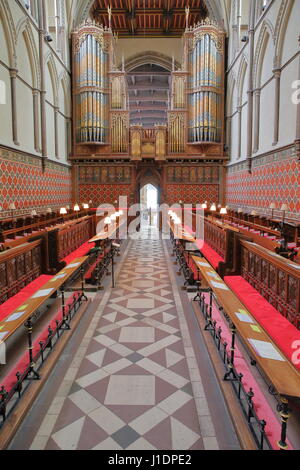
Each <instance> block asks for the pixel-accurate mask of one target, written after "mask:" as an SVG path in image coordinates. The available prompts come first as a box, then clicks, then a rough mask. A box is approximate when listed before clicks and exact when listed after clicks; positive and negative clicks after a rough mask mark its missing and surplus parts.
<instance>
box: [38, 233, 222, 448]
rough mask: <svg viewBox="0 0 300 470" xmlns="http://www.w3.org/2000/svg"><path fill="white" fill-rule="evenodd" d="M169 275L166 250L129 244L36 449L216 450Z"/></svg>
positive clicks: (155, 243) (149, 243)
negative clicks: (113, 287)
mask: <svg viewBox="0 0 300 470" xmlns="http://www.w3.org/2000/svg"><path fill="white" fill-rule="evenodd" d="M170 266H171V269H170ZM173 268H174V267H173V266H172V264H171V260H170V258H169V256H168V253H167V248H166V242H165V241H163V240H160V239H151V237H149V238H148V239H140V240H135V241H130V242H129V249H128V253H127V256H126V258H125V260H124V262H123V264H122V266H121V269H120V272H119V275H118V278H117V284H116V288H115V289H109V292H108V293H107V294H104V297H103V301H102V302H101V303H100V305H99V307H98V311H97V312H96V313H98V316H97V315H96V317H95V321H94V323H92V326H91V328H90V330H89V332H87V336H86V337H85V339H84V340H83V342H82V345H81V354H79V356H78V357H75V358H74V361H73V362H72V364H71V367H70V369H69V371H68V373H67V376H66V381H65V384H63V385H62V387H65V390H64V393H58V394H57V396H56V397H55V398H54V400H53V402H52V404H51V407H50V409H49V410H48V412H47V414H46V417H45V419H44V421H43V423H42V425H41V428H40V429H39V431H38V433H37V435H36V438H35V440H34V441H33V444H32V446H31V448H32V449H48V450H59V449H62V450H68V449H70V450H71V449H72V450H75V449H77V450H89V449H95V450H100V449H105V450H122V449H126V450H134V449H135V450H144V449H145V450H146V449H149V450H151V449H152V450H153V449H163V450H172V449H174V450H178V449H180V450H187V449H218V442H217V439H216V437H215V430H214V426H213V423H212V421H211V418H210V412H209V409H208V405H207V401H206V397H205V393H204V390H203V386H202V381H201V377H200V375H199V371H198V366H197V363H196V359H195V355H194V350H193V347H192V344H191V342H190V336H189V331H188V327H187V323H186V320H185V317H184V312H183V310H182V307H181V303H180V299H179V293H178V291H177V286H176V285H175V284H176V283H175V282H174V279H175V277H174V276H175V274H174V273H175V270H174V269H173ZM170 271H172V272H170ZM172 276H173V278H172ZM79 349H80V348H79Z"/></svg>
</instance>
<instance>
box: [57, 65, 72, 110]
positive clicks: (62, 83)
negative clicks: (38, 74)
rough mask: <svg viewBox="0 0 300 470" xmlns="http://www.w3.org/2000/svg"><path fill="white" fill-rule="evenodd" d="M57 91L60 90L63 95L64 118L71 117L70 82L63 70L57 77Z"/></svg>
mask: <svg viewBox="0 0 300 470" xmlns="http://www.w3.org/2000/svg"><path fill="white" fill-rule="evenodd" d="M58 83H59V90H60V88H62V90H63V95H64V113H65V115H66V116H68V117H70V115H71V106H70V104H71V103H70V102H71V88H70V80H69V76H68V74H67V72H66V71H65V70H63V71H62V72H61V74H60V75H59V77H58ZM59 107H60V109H62V106H61V103H59Z"/></svg>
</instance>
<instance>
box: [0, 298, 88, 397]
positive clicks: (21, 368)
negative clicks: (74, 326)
mask: <svg viewBox="0 0 300 470" xmlns="http://www.w3.org/2000/svg"><path fill="white" fill-rule="evenodd" d="M79 295H80V292H79V291H76V292H74V293H73V294H72V295H71V296H70V298H69V299H68V300H67V301H66V314H67V313H68V311H69V309H68V306H69V305H72V304H73V302H74V296H75V297H76V299H77V298H78V297H79ZM56 320H58V321H59V322H61V321H62V310H61V309H60V310H59V311H58V312H56V313H55V314H54V316H53V317H52V318H51V319H50V322H49V326H50V327H51V329H52V330H53V331H55V329H56ZM47 338H48V326H47V328H45V330H44V331H42V333H41V334H40V335H39V336H38V338H37V339H36V340H35V341H34V343H33V349H32V353H33V356H35V355H36V354H37V353H38V351H39V350H40V344H39V343H40V341H43V342H44V341H46V340H47ZM28 366H29V354H28V350H27V349H26V351H25V352H24V353H23V355H22V356H21V359H19V361H18V362H17V364H16V366H14V367H13V368H12V369H11V370H10V371H9V372H8V374H7V375H6V376H5V377H4V379H3V381H1V383H0V386H1V387H2V386H4V388H5V390H6V391H7V392H10V390H11V389H12V387H13V386H14V385H15V384H16V381H17V378H16V373H17V372H20V374H21V375H22V374H23V373H24V372H25V370H26V369H27V367H28Z"/></svg>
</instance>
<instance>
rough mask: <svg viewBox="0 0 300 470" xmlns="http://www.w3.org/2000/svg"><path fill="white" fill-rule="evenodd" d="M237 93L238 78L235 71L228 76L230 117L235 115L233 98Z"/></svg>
mask: <svg viewBox="0 0 300 470" xmlns="http://www.w3.org/2000/svg"><path fill="white" fill-rule="evenodd" d="M235 91H236V76H235V74H234V73H233V71H231V72H230V74H229V76H228V92H227V103H226V113H227V116H228V117H230V116H231V115H232V114H233V96H234V93H235Z"/></svg>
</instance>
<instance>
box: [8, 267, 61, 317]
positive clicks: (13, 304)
mask: <svg viewBox="0 0 300 470" xmlns="http://www.w3.org/2000/svg"><path fill="white" fill-rule="evenodd" d="M51 278H52V276H46V275H45V274H42V275H41V276H39V277H37V278H36V279H35V280H34V281H32V282H31V283H30V284H28V285H27V286H26V287H24V288H23V289H22V290H20V292H18V293H17V294H16V295H14V296H13V297H11V298H10V299H8V300H7V301H6V302H4V303H3V304H2V305H0V321H2V320H4V319H5V318H6V317H7V316H8V315H9V314H10V313H12V312H13V311H14V310H16V308H18V307H19V306H20V305H22V304H23V303H24V302H26V300H27V299H29V297H31V296H32V295H33V294H34V293H35V292H36V291H38V290H39V289H40V288H41V287H43V285H44V284H46V283H47V282H48V281H49V280H50V279H51Z"/></svg>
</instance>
